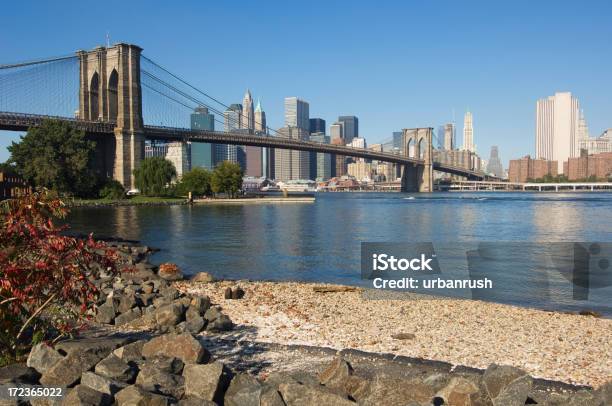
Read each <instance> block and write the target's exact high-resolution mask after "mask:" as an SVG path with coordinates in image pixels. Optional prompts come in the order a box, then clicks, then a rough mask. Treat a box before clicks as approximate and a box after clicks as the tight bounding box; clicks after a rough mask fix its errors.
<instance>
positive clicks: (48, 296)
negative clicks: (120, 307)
mask: <svg viewBox="0 0 612 406" xmlns="http://www.w3.org/2000/svg"><path fill="white" fill-rule="evenodd" d="M0 209H1V210H0V221H1V225H0V227H1V228H0V348H3V349H5V350H4V351H5V354H3V355H5V356H6V353H7V352H8V353H9V354H12V355H17V354H18V353H19V351H20V349H23V348H27V346H28V345H30V344H32V343H33V342H36V341H41V340H46V339H53V338H58V337H61V336H63V335H67V334H71V333H72V332H74V331H75V330H76V329H78V328H79V327H80V326H81V325H82V322H83V321H85V320H86V318H87V316H86V315H87V314H91V313H92V312H93V310H94V307H95V301H96V299H97V296H98V293H99V292H98V289H97V288H96V286H95V285H94V284H93V282H92V280H93V279H95V278H98V277H99V272H100V271H101V270H106V271H107V273H109V274H111V275H114V274H115V273H116V271H117V264H118V256H117V252H116V251H115V250H114V249H111V248H109V247H107V246H106V245H105V244H104V243H102V242H96V241H94V240H93V238H92V236H91V235H89V236H88V238H86V239H81V238H74V237H68V236H64V235H61V232H62V231H63V230H65V229H66V226H57V225H56V224H55V223H54V220H55V219H57V218H63V217H65V215H66V214H67V210H66V208H65V207H64V204H63V203H62V202H61V201H60V200H58V199H56V198H53V197H51V196H50V194H49V193H47V192H46V191H41V192H37V193H33V194H31V195H28V196H23V197H21V198H19V199H16V200H8V201H5V202H3V203H2V205H1V206H0Z"/></svg>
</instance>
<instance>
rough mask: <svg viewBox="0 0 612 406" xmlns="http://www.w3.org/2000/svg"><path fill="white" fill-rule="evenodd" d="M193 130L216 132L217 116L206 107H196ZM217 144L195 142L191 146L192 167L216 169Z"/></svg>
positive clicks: (192, 122) (193, 115) (192, 119)
mask: <svg viewBox="0 0 612 406" xmlns="http://www.w3.org/2000/svg"><path fill="white" fill-rule="evenodd" d="M191 129H192V130H210V131H214V130H215V116H214V115H213V114H210V113H209V112H208V108H206V107H196V108H195V110H194V112H193V113H192V114H191ZM215 148H216V144H209V143H207V142H194V143H193V144H192V145H191V167H192V168H195V167H198V166H199V167H201V168H204V169H208V170H212V169H213V168H214V167H215Z"/></svg>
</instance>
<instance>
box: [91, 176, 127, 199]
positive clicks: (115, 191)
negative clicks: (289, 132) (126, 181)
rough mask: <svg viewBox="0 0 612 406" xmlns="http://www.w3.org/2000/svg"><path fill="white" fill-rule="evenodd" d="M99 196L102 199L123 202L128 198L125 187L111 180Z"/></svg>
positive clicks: (103, 187)
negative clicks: (122, 200)
mask: <svg viewBox="0 0 612 406" xmlns="http://www.w3.org/2000/svg"><path fill="white" fill-rule="evenodd" d="M98 195H99V196H100V197H101V198H102V199H109V200H121V199H125V198H126V196H125V189H124V188H123V185H122V184H121V183H120V182H118V181H116V180H114V179H109V180H108V181H107V182H106V184H105V185H104V186H102V188H101V189H100V192H99V193H98Z"/></svg>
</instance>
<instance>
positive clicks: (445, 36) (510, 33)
mask: <svg viewBox="0 0 612 406" xmlns="http://www.w3.org/2000/svg"><path fill="white" fill-rule="evenodd" d="M111 3H112V2H111ZM65 4H66V6H64V7H58V6H57V5H55V4H54V5H47V4H42V5H39V7H37V8H36V9H33V10H28V13H29V14H27V15H29V16H30V18H35V17H36V16H40V17H41V18H38V19H37V20H39V21H40V24H37V25H36V26H33V27H31V28H30V29H28V30H27V31H26V32H23V35H22V36H20V40H19V41H0V49H1V50H2V54H3V55H10V56H11V57H10V59H11V60H7V61H2V62H3V63H9V62H12V61H13V60H16V61H18V60H27V59H32V58H36V57H40V56H44V55H50V56H51V55H63V54H66V53H71V52H73V51H74V50H76V49H78V48H85V49H88V48H91V47H92V46H93V45H94V44H101V43H105V35H106V33H107V32H108V33H109V35H110V41H111V42H117V41H126V42H132V43H138V44H139V45H142V46H143V48H144V52H145V54H148V55H155V56H159V57H160V58H161V60H160V62H161V63H163V64H164V65H165V66H167V67H168V68H169V69H170V70H171V71H174V72H177V73H180V74H181V75H182V76H184V77H185V78H186V79H188V80H189V81H190V82H191V81H193V82H194V83H195V84H196V85H198V86H199V87H201V88H203V89H206V90H210V92H211V94H215V95H220V96H221V97H222V99H223V100H224V101H225V102H226V103H228V104H229V103H230V102H231V101H232V100H234V97H233V95H234V94H242V92H244V89H245V88H247V87H250V88H257V89H259V94H260V95H261V97H262V98H263V99H264V100H266V105H267V113H268V117H267V119H268V123H269V126H270V127H271V128H280V127H282V126H283V118H284V117H283V98H284V97H286V96H287V95H298V96H299V97H303V98H304V99H306V100H309V102H310V103H311V105H312V106H313V108H312V111H311V115H312V116H314V117H322V118H325V119H328V120H329V121H328V122H332V121H331V120H332V118H334V117H337V116H338V115H341V114H354V115H356V116H357V117H359V118H360V121H361V126H360V127H361V128H360V133H361V135H363V136H365V137H366V138H367V139H368V141H369V142H372V143H375V142H379V141H382V140H384V139H386V138H388V137H390V135H391V134H392V132H393V131H397V130H398V129H400V128H405V127H418V126H431V127H434V128H435V127H437V126H438V125H442V124H443V123H447V122H451V121H453V117H452V115H453V113H452V112H453V110H455V111H457V112H459V113H460V114H461V112H462V111H465V110H466V109H467V106H468V105H469V107H470V109H471V111H473V112H474V114H475V116H476V117H477V120H478V122H477V129H478V134H477V138H478V142H477V144H478V146H479V150H481V151H488V150H489V148H490V146H492V145H498V146H499V148H500V151H501V157H502V161H503V162H504V163H507V162H508V160H509V159H511V158H513V157H518V156H523V155H526V154H531V155H534V156H535V146H534V142H533V137H534V129H535V112H534V109H533V104H534V103H535V101H536V100H538V99H540V98H542V97H545V96H546V95H550V94H554V93H555V92H561V91H571V92H572V93H573V94H575V95H576V97H578V99H579V100H580V101H581V105H582V108H583V109H584V110H585V111H586V112H587V117H588V119H589V125H590V128H591V132H592V133H593V134H601V133H602V132H603V131H605V130H606V129H607V128H609V127H611V126H612V124H611V123H610V122H609V119H608V117H609V111H610V109H611V108H612V106H611V102H610V100H608V99H607V92H606V91H604V90H602V89H603V88H602V86H601V85H602V84H604V85H605V83H609V75H608V74H607V72H606V71H605V66H609V61H610V58H611V57H610V55H609V53H607V52H604V50H605V49H606V41H605V38H609V37H610V36H611V29H610V28H609V27H608V24H606V23H605V18H604V17H605V16H606V15H609V12H610V5H609V4H607V3H605V2H591V3H589V4H588V5H587V6H585V7H582V8H581V9H580V10H575V7H572V6H571V5H570V3H555V7H554V8H553V10H551V9H550V8H549V7H546V6H545V5H543V4H535V5H534V4H531V3H528V2H513V3H512V7H510V5H500V4H497V5H490V4H486V3H480V4H473V5H470V6H460V5H454V4H452V3H447V4H445V6H444V7H434V6H433V5H428V4H411V5H404V4H395V5H388V6H386V7H381V8H380V9H379V10H376V11H372V10H370V9H366V8H365V7H359V5H357V6H356V7H354V9H352V10H351V14H352V16H353V18H354V21H356V22H357V23H364V24H365V23H367V24H371V22H372V21H384V22H385V23H384V24H378V23H375V24H374V26H373V29H372V30H368V34H367V35H368V36H365V35H366V34H365V33H360V32H358V31H354V30H342V29H340V28H338V27H334V25H333V24H328V23H329V22H330V21H333V19H334V18H335V17H337V16H338V15H341V14H342V13H344V12H345V9H344V8H343V7H342V6H341V5H326V7H325V16H326V18H325V19H323V21H321V22H320V23H314V24H315V25H316V26H315V27H313V26H312V24H313V21H315V20H313V19H311V18H308V17H309V16H310V13H311V12H306V13H305V15H300V16H299V17H298V18H297V19H296V20H294V21H293V22H292V24H288V23H283V24H280V25H278V24H272V22H275V23H276V22H277V21H278V13H279V12H280V10H279V9H277V8H276V6H275V5H274V4H270V5H265V6H262V5H259V6H258V7H255V5H248V4H246V5H245V6H244V7H241V8H240V10H237V11H236V10H234V11H232V12H231V15H232V18H234V19H235V20H234V21H235V22H236V24H242V23H246V22H247V21H250V20H251V16H252V15H253V13H255V12H259V13H258V15H259V14H261V18H259V21H260V23H261V26H262V27H261V29H259V30H258V41H259V43H260V44H265V45H266V46H265V48H266V53H263V52H255V51H249V52H247V53H248V56H249V58H250V59H251V60H252V63H248V64H246V63H242V64H236V63H235V58H230V57H229V55H230V51H229V48H231V45H232V44H234V43H236V44H242V43H243V37H242V35H239V34H238V33H226V34H227V35H224V41H222V45H214V46H213V47H212V49H210V50H209V51H208V50H207V53H206V54H207V56H206V58H208V55H209V54H212V55H215V63H213V64H210V63H205V59H206V58H204V56H199V55H197V54H198V53H197V52H196V53H195V54H196V55H194V52H193V50H194V49H196V50H197V49H198V42H195V39H194V40H192V39H191V38H197V37H199V36H204V35H213V34H215V33H217V32H222V22H221V20H224V18H223V16H224V14H226V13H229V11H228V10H224V9H223V8H222V7H218V6H211V7H210V11H211V12H213V14H215V15H217V16H219V17H221V18H217V19H214V18H213V19H211V21H210V24H207V25H206V26H205V27H204V26H202V27H197V28H196V27H195V26H194V25H190V24H187V22H189V21H191V19H194V16H195V15H197V14H198V13H196V12H195V11H194V10H193V8H195V9H199V7H202V6H201V5H198V4H196V3H194V4H193V7H191V10H190V12H189V13H187V12H186V11H185V10H180V9H176V8H170V7H164V6H160V7H151V8H149V9H141V8H139V7H138V6H137V5H125V7H126V8H127V9H128V10H127V11H128V12H127V13H125V16H123V15H119V16H117V18H116V19H113V21H109V20H100V21H95V20H94V21H90V22H89V23H88V24H87V25H85V24H84V22H82V21H79V19H78V18H77V17H76V16H77V15H79V14H80V13H82V12H83V10H84V9H83V6H82V5H79V4H78V3H73V4H70V3H69V2H67V3H65ZM8 7H9V8H8V9H7V13H8V14H9V15H13V16H14V18H9V19H7V21H6V24H4V25H3V27H0V34H2V35H0V38H11V36H12V35H14V33H15V32H22V31H23V30H22V28H21V27H22V26H23V22H24V21H25V20H24V19H25V16H26V14H25V12H24V9H25V6H22V5H15V4H11V5H9V6H8ZM87 10H88V12H103V9H102V7H99V6H95V5H90V6H88V7H87ZM130 10H131V12H129V11H130ZM526 10H529V12H526ZM207 11H209V10H208V9H207ZM132 12H133V13H139V15H141V16H142V18H143V20H144V19H147V20H149V21H153V22H154V21H156V20H160V21H161V20H162V19H163V21H166V20H175V19H176V20H179V21H182V22H183V21H184V22H186V23H185V24H182V25H183V27H180V26H178V25H176V27H175V25H172V24H171V25H172V27H175V28H178V31H176V32H174V31H172V30H170V31H171V32H170V33H164V34H162V33H155V32H152V31H146V30H144V32H143V30H142V27H141V26H139V25H134V24H128V19H127V15H129V14H133V13H132ZM495 12H497V13H495ZM499 13H501V14H502V15H504V18H503V19H501V20H500V19H498V18H495V19H493V18H490V16H491V15H498V14H499ZM541 13H547V15H548V13H552V14H553V15H554V17H555V18H554V19H553V18H551V19H545V20H542V19H541V18H539V17H538V15H540V14H541ZM32 14H33V16H31V15H32ZM434 14H435V15H436V18H437V19H438V20H437V21H440V22H441V23H444V24H443V25H445V26H447V27H448V29H445V30H436V31H435V32H430V33H429V35H428V36H426V37H423V36H420V37H419V40H418V41H400V39H401V38H403V36H402V35H398V34H400V33H401V32H403V31H402V29H401V27H402V24H401V21H402V20H403V19H404V17H405V16H406V15H411V16H412V17H415V18H414V20H416V24H415V25H413V26H411V29H410V32H411V33H413V34H414V33H418V32H419V30H420V29H422V28H423V27H422V25H423V23H421V22H420V21H421V20H423V21H426V20H427V19H428V18H429V17H430V16H432V15H434ZM466 15H470V16H471V17H472V20H473V21H474V23H473V24H472V25H471V29H470V30H462V29H461V27H460V24H459V21H461V19H462V17H464V16H466ZM42 16H44V17H45V18H42ZM67 21H71V22H73V23H74V24H67ZM517 21H520V22H521V24H517ZM51 22H52V23H51ZM63 22H66V24H63V25H65V26H70V27H72V29H70V30H68V29H66V30H57V29H55V28H53V27H56V26H58V24H59V25H62V23H63ZM396 22H397V23H398V24H395V23H396ZM570 22H571V25H568V24H570ZM266 23H269V24H266ZM564 25H565V26H571V27H575V29H570V30H558V29H556V27H559V26H564ZM188 27H189V28H188ZM306 27H308V31H307V32H308V38H309V40H311V41H315V42H317V43H319V42H320V43H321V46H320V49H318V50H317V53H319V54H321V55H325V56H329V55H331V52H332V50H333V54H334V55H338V53H340V54H339V55H338V57H343V55H344V54H345V53H347V52H349V53H351V54H352V55H355V54H354V53H353V52H352V51H353V50H354V49H355V47H356V46H357V45H359V46H360V47H362V46H365V47H366V48H365V49H367V50H368V54H369V55H367V58H364V57H359V56H358V57H356V58H357V59H358V61H359V63H358V64H353V65H352V66H351V67H350V68H348V69H337V70H336V69H331V70H330V69H328V67H327V66H325V67H324V69H322V68H323V67H316V66H314V67H313V66H311V65H310V64H303V61H305V60H309V59H312V57H313V54H312V52H314V51H310V50H305V49H304V48H302V47H300V50H299V51H298V50H290V49H288V47H287V46H286V45H287V43H288V42H289V40H288V38H283V35H282V34H283V33H284V32H289V31H290V28H291V29H299V30H303V29H306ZM517 27H521V28H520V30H519V29H518V28H517ZM313 28H316V29H313ZM77 33H78V34H79V35H78V36H76V34H77ZM376 43H384V44H383V45H375V44H376ZM500 43H502V44H503V45H504V46H503V47H499V46H498V44H500ZM340 44H343V45H345V47H340V46H339V45H340ZM239 46H242V45H239ZM502 48H503V49H502ZM467 49H469V50H470V53H472V54H475V55H478V56H479V58H477V59H478V60H479V65H478V66H476V65H474V62H470V61H468V60H467V59H465V58H463V57H462V56H461V55H462V53H464V52H465V51H466V50H467ZM568 49H572V51H571V52H568V51H567V50H568ZM300 53H301V54H300ZM264 54H265V55H264ZM440 55H449V57H450V58H451V60H452V63H449V64H439V63H436V64H433V65H432V64H429V63H427V64H424V66H427V69H423V68H420V67H419V64H414V63H411V61H413V60H415V58H416V59H419V60H421V59H423V58H427V59H432V60H437V59H438V58H439V56H440ZM270 56H277V57H275V58H274V61H275V62H274V64H271V63H270V61H269V58H270ZM294 57H295V58H294ZM483 57H484V59H483ZM292 58H294V60H292ZM368 60H372V61H373V62H375V63H372V62H368ZM279 61H280V62H279ZM391 61H393V62H391ZM302 65H304V66H308V68H305V67H301V66H302ZM281 68H282V69H281ZM587 73H588V74H587ZM296 77H299V78H300V80H299V81H296V80H295V78H296ZM369 77H372V78H377V80H374V81H368V80H365V79H366V78H369ZM369 82H373V83H369ZM355 83H359V86H358V87H355ZM514 83H521V85H520V86H515V85H513V84H514ZM440 94H443V95H444V98H443V99H441V98H440ZM406 95H410V96H409V97H406ZM493 100H495V102H494V103H493V102H492V101H493ZM508 117H512V119H511V120H508ZM458 131H459V129H458ZM16 138H17V134H15V133H3V134H2V137H0V159H2V160H4V159H6V157H7V156H8V154H7V152H6V149H5V147H6V145H9V144H10V142H11V141H12V140H15V139H16Z"/></svg>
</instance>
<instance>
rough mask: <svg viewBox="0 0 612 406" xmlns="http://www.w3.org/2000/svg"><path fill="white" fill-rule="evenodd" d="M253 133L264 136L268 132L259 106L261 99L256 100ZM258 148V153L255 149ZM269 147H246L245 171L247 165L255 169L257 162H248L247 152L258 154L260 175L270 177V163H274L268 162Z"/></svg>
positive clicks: (263, 114) (264, 116) (264, 117)
mask: <svg viewBox="0 0 612 406" xmlns="http://www.w3.org/2000/svg"><path fill="white" fill-rule="evenodd" d="M255 134H258V135H260V136H266V135H267V134H268V125H267V122H266V112H265V111H263V109H262V108H261V101H260V100H257V107H255ZM257 150H259V153H256V152H255V151H257ZM270 151H271V148H261V147H247V172H249V168H248V167H249V166H251V167H252V168H253V170H255V171H256V169H255V168H256V167H257V164H256V163H253V162H251V163H250V164H249V153H250V154H251V155H253V154H256V155H257V156H259V161H260V164H259V167H261V175H260V176H263V177H266V178H268V179H271V178H272V173H271V171H270V165H274V163H273V162H272V163H270V155H271V153H270Z"/></svg>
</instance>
